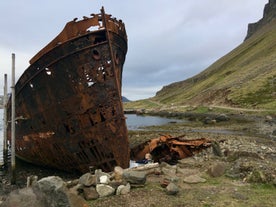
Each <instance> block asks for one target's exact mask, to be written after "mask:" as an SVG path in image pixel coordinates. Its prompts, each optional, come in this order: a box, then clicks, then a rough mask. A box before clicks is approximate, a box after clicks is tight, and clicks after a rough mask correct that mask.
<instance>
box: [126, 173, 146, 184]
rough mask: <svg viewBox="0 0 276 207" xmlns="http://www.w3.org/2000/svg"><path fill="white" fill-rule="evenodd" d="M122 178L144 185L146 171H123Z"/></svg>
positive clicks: (131, 182)
mask: <svg viewBox="0 0 276 207" xmlns="http://www.w3.org/2000/svg"><path fill="white" fill-rule="evenodd" d="M123 178H124V179H125V180H126V181H127V182H129V183H130V184H137V185H144V184H145V182H146V173H145V172H141V171H132V170H130V171H124V173H123Z"/></svg>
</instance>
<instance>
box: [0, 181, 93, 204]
mask: <svg viewBox="0 0 276 207" xmlns="http://www.w3.org/2000/svg"><path fill="white" fill-rule="evenodd" d="M1 206H3V207H11V206H13V207H31V206H36V207H49V206H51V207H71V206H74V207H88V204H87V203H86V202H85V200H84V199H83V198H82V197H80V196H77V195H75V194H73V193H70V192H69V190H68V188H67V187H66V183H65V182H64V181H63V180H62V179H61V178H60V177H57V176H50V177H46V178H42V179H41V180H39V181H37V183H36V184H33V185H32V187H29V188H23V189H20V190H15V191H13V192H11V193H10V195H9V196H8V198H7V199H6V201H5V202H3V203H2V205H1Z"/></svg>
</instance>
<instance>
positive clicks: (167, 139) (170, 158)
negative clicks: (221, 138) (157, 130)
mask: <svg viewBox="0 0 276 207" xmlns="http://www.w3.org/2000/svg"><path fill="white" fill-rule="evenodd" d="M210 146H211V140H209V139H206V138H200V139H184V136H179V137H172V136H171V135H162V136H160V137H158V138H154V139H151V140H148V141H146V142H144V143H142V144H140V145H138V146H136V147H134V148H132V149H131V159H132V160H135V161H141V160H144V159H145V156H146V155H147V154H151V156H152V160H153V161H154V162H162V161H165V162H168V163H170V164H174V163H176V162H177V160H179V159H183V158H186V157H191V156H193V155H194V154H195V153H198V152H200V151H201V150H203V149H206V148H208V147H210Z"/></svg>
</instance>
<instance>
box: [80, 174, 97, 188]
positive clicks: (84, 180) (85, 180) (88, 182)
mask: <svg viewBox="0 0 276 207" xmlns="http://www.w3.org/2000/svg"><path fill="white" fill-rule="evenodd" d="M79 184H82V185H84V186H86V187H90V186H92V185H93V186H96V184H97V180H96V176H95V175H92V174H91V173H85V174H83V175H82V176H81V177H80V178H79Z"/></svg>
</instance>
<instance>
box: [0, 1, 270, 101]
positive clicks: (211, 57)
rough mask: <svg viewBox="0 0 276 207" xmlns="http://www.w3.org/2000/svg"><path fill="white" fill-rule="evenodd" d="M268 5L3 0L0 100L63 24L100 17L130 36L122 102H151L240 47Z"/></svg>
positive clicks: (0, 10) (0, 42) (261, 2)
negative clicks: (13, 77)
mask: <svg viewBox="0 0 276 207" xmlns="http://www.w3.org/2000/svg"><path fill="white" fill-rule="evenodd" d="M267 2H268V0H197V1H195V0H139V1H131V0H117V1H115V0H74V1H72V0H46V1H38V0H24V1H23V0H6V1H5V0H1V2H0V17H1V18H0V28H1V30H0V71H1V74H0V75H1V77H0V94H3V80H4V74H5V73H7V74H8V76H9V77H8V81H9V82H10V79H11V77H10V74H11V72H10V71H11V54H12V53H15V54H16V80H18V78H19V77H20V76H21V75H22V73H23V72H24V70H25V69H26V68H27V67H28V66H29V60H30V59H31V58H32V57H33V56H34V55H35V54H36V53H37V52H38V51H39V50H40V49H42V48H43V47H44V46H45V45H46V44H47V43H48V42H49V41H51V40H52V39H53V38H54V37H55V36H56V35H57V34H58V33H59V32H60V31H61V30H62V29H63V27H64V25H65V23H67V22H68V21H71V20H73V19H74V18H75V17H78V18H79V19H81V18H82V16H89V15H90V14H91V13H99V12H100V8H101V7H102V6H104V7H105V11H106V13H108V14H112V16H115V17H117V19H122V20H123V22H124V23H125V25H126V30H127V34H128V53H127V57H126V62H125V65H124V72H123V95H124V96H126V97H127V98H129V99H131V100H137V99H143V98H148V97H152V96H154V95H155V93H156V92H157V91H158V90H160V89H161V88H162V86H164V85H168V84H170V83H173V82H176V81H181V80H185V79H187V78H189V77H191V76H194V75H196V74H198V73H199V72H200V71H202V70H204V69H206V68H207V67H208V66H209V65H210V64H212V63H213V62H214V61H216V60H217V59H219V58H220V57H222V56H223V55H225V54H227V53H228V52H230V51H231V50H232V49H234V48H235V47H237V46H238V45H239V44H241V43H242V42H243V40H244V38H245V36H246V32H247V25H248V23H252V22H256V21H258V20H259V19H260V18H262V15H263V9H264V5H265V4H266V3H267Z"/></svg>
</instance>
